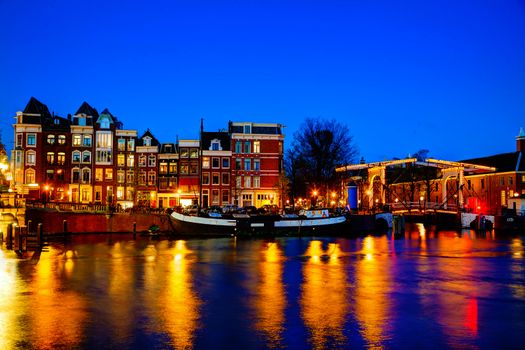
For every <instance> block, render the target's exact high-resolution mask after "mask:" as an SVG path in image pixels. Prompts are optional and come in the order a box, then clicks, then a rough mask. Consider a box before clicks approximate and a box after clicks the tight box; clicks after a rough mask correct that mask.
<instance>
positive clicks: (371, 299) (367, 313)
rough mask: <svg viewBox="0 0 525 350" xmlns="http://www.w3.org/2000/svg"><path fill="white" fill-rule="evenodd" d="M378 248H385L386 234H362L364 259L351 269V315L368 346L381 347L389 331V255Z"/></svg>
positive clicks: (386, 243)
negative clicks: (353, 277) (353, 284)
mask: <svg viewBox="0 0 525 350" xmlns="http://www.w3.org/2000/svg"><path fill="white" fill-rule="evenodd" d="M380 251H388V239H387V237H386V236H383V237H380V238H379V237H377V238H374V237H371V236H368V237H366V238H365V239H364V240H363V249H362V254H363V255H364V256H365V259H362V260H360V261H358V262H357V265H356V272H355V275H356V295H355V314H356V317H357V319H358V322H359V325H360V332H361V334H362V336H363V338H364V339H365V340H366V342H367V343H368V345H369V346H370V347H383V345H384V341H385V339H387V337H388V336H389V330H390V328H389V319H390V313H391V310H390V309H391V303H390V300H389V298H388V294H389V293H390V292H391V290H392V286H391V285H392V281H391V279H392V277H391V274H390V258H389V257H388V256H386V255H381V254H379V252H380Z"/></svg>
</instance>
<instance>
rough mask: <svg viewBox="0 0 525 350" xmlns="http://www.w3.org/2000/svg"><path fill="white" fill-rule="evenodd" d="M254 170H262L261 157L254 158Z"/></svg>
mask: <svg viewBox="0 0 525 350" xmlns="http://www.w3.org/2000/svg"><path fill="white" fill-rule="evenodd" d="M253 170H256V171H259V170H261V160H260V159H254V160H253Z"/></svg>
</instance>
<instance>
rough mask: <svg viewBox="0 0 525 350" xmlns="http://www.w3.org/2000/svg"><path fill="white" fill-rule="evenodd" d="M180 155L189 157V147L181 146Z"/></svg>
mask: <svg viewBox="0 0 525 350" xmlns="http://www.w3.org/2000/svg"><path fill="white" fill-rule="evenodd" d="M180 157H181V158H188V149H187V148H181V149H180Z"/></svg>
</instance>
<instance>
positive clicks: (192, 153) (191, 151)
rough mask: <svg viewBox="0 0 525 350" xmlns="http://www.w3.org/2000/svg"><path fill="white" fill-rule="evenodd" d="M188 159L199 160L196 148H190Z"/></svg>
mask: <svg viewBox="0 0 525 350" xmlns="http://www.w3.org/2000/svg"><path fill="white" fill-rule="evenodd" d="M190 158H199V150H198V149H196V148H192V149H191V150H190Z"/></svg>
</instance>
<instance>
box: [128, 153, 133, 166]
mask: <svg viewBox="0 0 525 350" xmlns="http://www.w3.org/2000/svg"><path fill="white" fill-rule="evenodd" d="M127 164H128V168H133V167H134V166H135V156H134V155H133V154H128V163H127Z"/></svg>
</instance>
